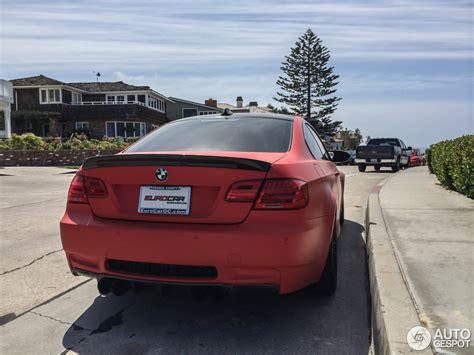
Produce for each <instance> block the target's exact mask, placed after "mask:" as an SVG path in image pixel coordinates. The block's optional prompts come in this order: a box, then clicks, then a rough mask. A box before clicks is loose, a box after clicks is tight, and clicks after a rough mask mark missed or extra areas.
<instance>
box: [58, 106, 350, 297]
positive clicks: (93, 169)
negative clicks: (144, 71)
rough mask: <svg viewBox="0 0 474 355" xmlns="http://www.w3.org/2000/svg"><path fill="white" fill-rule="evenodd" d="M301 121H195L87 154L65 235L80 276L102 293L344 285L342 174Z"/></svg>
mask: <svg viewBox="0 0 474 355" xmlns="http://www.w3.org/2000/svg"><path fill="white" fill-rule="evenodd" d="M332 155H333V156H334V160H335V161H331V158H330V155H329V153H328V152H327V151H326V149H325V147H324V145H323V143H322V142H321V139H320V138H319V136H318V134H317V133H316V132H315V131H314V129H313V128H312V127H311V125H310V124H309V123H307V122H306V121H305V120H304V119H302V118H300V117H293V116H287V115H275V114H261V115H260V114H231V113H230V112H225V113H224V114H223V115H221V116H216V115H213V116H208V117H203V116H196V117H190V118H185V119H181V120H177V121H173V122H170V123H168V124H166V125H164V126H162V127H160V128H158V129H156V130H155V131H153V132H151V133H150V134H148V135H147V136H145V137H144V138H142V139H141V140H139V141H138V142H137V143H135V144H133V145H131V146H130V147H129V148H127V149H126V150H125V151H123V152H122V153H119V154H117V155H113V156H98V157H93V158H89V159H87V160H85V162H84V163H83V165H82V167H81V168H80V169H79V171H78V172H77V174H76V176H75V177H74V179H73V181H72V183H71V186H70V189H69V192H68V201H67V207H66V212H65V214H64V217H63V218H62V220H61V222H60V227H61V228H60V229H61V240H62V244H63V247H64V251H65V253H66V256H67V260H68V263H69V267H70V269H71V270H72V273H73V274H74V275H86V276H90V277H95V278H97V279H98V287H99V291H100V293H102V294H106V293H108V292H113V293H115V294H120V293H122V292H123V290H124V289H127V288H128V287H129V286H130V285H131V283H133V282H157V283H166V282H171V283H182V284H196V285H203V284H205V285H208V284H215V285H229V286H232V285H265V286H272V287H274V288H276V289H278V290H279V292H280V293H282V294H284V293H289V292H293V291H296V290H299V289H301V288H303V287H305V286H308V285H311V284H316V283H317V284H319V286H318V287H317V288H318V289H321V290H324V291H326V292H327V293H329V294H331V293H333V292H334V291H335V289H336V284H337V238H338V236H339V234H340V225H341V224H342V223H343V222H344V197H343V196H344V174H343V173H342V172H341V171H339V170H338V169H337V168H336V165H335V162H337V161H338V160H347V158H348V156H347V154H346V153H344V152H337V153H335V154H332Z"/></svg>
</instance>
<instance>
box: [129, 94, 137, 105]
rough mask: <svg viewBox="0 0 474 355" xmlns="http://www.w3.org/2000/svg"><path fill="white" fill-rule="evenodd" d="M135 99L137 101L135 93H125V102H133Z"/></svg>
mask: <svg viewBox="0 0 474 355" xmlns="http://www.w3.org/2000/svg"><path fill="white" fill-rule="evenodd" d="M135 101H137V99H136V96H135V95H127V102H130V103H133V102H135Z"/></svg>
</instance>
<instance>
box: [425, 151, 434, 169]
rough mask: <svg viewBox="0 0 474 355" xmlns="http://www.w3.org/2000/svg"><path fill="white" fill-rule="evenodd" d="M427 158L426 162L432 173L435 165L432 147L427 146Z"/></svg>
mask: <svg viewBox="0 0 474 355" xmlns="http://www.w3.org/2000/svg"><path fill="white" fill-rule="evenodd" d="M425 159H426V164H427V165H428V169H429V171H430V173H431V174H433V173H434V172H433V166H432V165H431V149H430V148H426V150H425Z"/></svg>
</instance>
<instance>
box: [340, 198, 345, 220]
mask: <svg viewBox="0 0 474 355" xmlns="http://www.w3.org/2000/svg"><path fill="white" fill-rule="evenodd" d="M339 224H340V225H341V226H342V225H343V224H344V199H343V200H342V206H341V213H340V215H339Z"/></svg>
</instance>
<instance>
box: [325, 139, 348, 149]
mask: <svg viewBox="0 0 474 355" xmlns="http://www.w3.org/2000/svg"><path fill="white" fill-rule="evenodd" d="M324 143H325V145H326V148H327V149H328V150H330V151H333V150H343V149H344V147H345V145H344V139H338V138H334V137H330V136H326V137H325V138H324Z"/></svg>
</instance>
